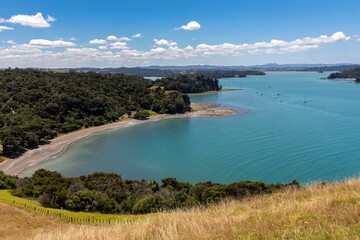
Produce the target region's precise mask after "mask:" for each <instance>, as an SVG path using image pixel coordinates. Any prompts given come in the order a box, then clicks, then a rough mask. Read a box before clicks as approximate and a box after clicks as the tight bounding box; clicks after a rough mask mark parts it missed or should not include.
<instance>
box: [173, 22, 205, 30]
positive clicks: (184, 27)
mask: <svg viewBox="0 0 360 240" xmlns="http://www.w3.org/2000/svg"><path fill="white" fill-rule="evenodd" d="M200 28H201V25H200V24H199V23H198V22H196V21H191V22H188V23H187V24H186V25H182V26H181V27H180V28H176V30H180V29H182V30H188V31H194V30H199V29H200Z"/></svg>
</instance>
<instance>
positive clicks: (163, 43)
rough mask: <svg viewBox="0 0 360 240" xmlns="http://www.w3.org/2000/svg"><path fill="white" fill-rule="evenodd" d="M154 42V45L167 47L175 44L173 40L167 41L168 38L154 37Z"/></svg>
mask: <svg viewBox="0 0 360 240" xmlns="http://www.w3.org/2000/svg"><path fill="white" fill-rule="evenodd" d="M154 42H155V44H156V45H158V46H168V47H174V46H177V43H176V42H173V41H168V40H165V39H160V40H158V39H154Z"/></svg>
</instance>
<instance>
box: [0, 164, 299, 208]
mask: <svg viewBox="0 0 360 240" xmlns="http://www.w3.org/2000/svg"><path fill="white" fill-rule="evenodd" d="M289 187H291V188H299V187H300V185H299V183H298V182H297V181H295V180H294V181H293V182H291V183H288V184H265V183H263V182H252V181H242V182H234V183H230V184H219V183H213V182H200V183H197V184H195V185H193V184H191V183H188V182H179V181H177V179H175V178H165V179H162V180H161V184H159V183H157V182H156V181H147V180H140V181H136V180H124V179H122V177H121V176H120V175H118V174H116V173H101V172H95V173H93V174H89V175H87V176H81V177H77V178H66V177H63V176H62V175H61V174H60V173H57V172H52V171H48V170H44V169H39V170H37V171H36V172H35V173H34V174H33V175H32V177H25V178H18V177H15V176H7V175H5V174H4V173H3V172H1V171H0V189H12V194H13V195H14V196H18V197H23V198H30V199H37V201H38V202H39V203H40V204H41V205H43V206H45V207H51V208H61V209H68V210H71V211H83V212H101V213H132V214H144V213H152V212H158V211H166V210H171V209H175V208H184V207H193V206H200V205H207V204H210V203H215V202H219V201H221V200H224V199H227V198H231V199H242V198H247V197H251V196H255V195H260V194H270V193H274V192H276V191H279V190H283V189H285V188H289Z"/></svg>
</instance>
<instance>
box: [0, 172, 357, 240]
mask: <svg viewBox="0 0 360 240" xmlns="http://www.w3.org/2000/svg"><path fill="white" fill-rule="evenodd" d="M5 222H6V221H5ZM3 223H4V222H3ZM24 231H27V229H26V227H25V226H24ZM359 236H360V179H355V180H350V181H346V182H343V183H339V184H326V185H317V186H312V187H308V188H305V189H301V190H291V189H289V190H287V191H284V192H280V193H276V194H273V195H266V196H260V197H255V198H252V199H246V200H243V201H228V202H223V203H221V204H218V205H214V206H211V207H208V208H195V209H190V210H177V211H174V212H169V213H161V214H157V215H146V216H144V217H143V218H142V219H140V220H139V221H122V222H119V223H117V224H114V225H103V226H94V225H89V224H87V225H84V224H82V225H79V224H66V225H61V226H59V227H56V228H53V227H52V226H49V227H48V228H47V229H46V228H45V229H41V230H38V231H37V233H36V234H34V235H31V239H39V240H40V239H59V240H60V239H187V240H188V239H360V238H359Z"/></svg>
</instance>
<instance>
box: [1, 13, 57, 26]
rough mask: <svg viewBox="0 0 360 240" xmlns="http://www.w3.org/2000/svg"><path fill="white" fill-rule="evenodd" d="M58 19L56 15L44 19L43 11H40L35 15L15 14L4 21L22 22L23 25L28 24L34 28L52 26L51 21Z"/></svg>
mask: <svg viewBox="0 0 360 240" xmlns="http://www.w3.org/2000/svg"><path fill="white" fill-rule="evenodd" d="M55 20H56V19H55V18H54V17H51V16H48V17H47V19H44V17H43V15H42V13H41V12H38V13H37V14H35V15H22V14H19V15H14V16H12V17H11V18H9V19H6V20H4V19H3V21H4V22H8V23H14V24H20V25H22V26H28V27H33V28H48V27H51V25H50V22H54V21H55Z"/></svg>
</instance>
